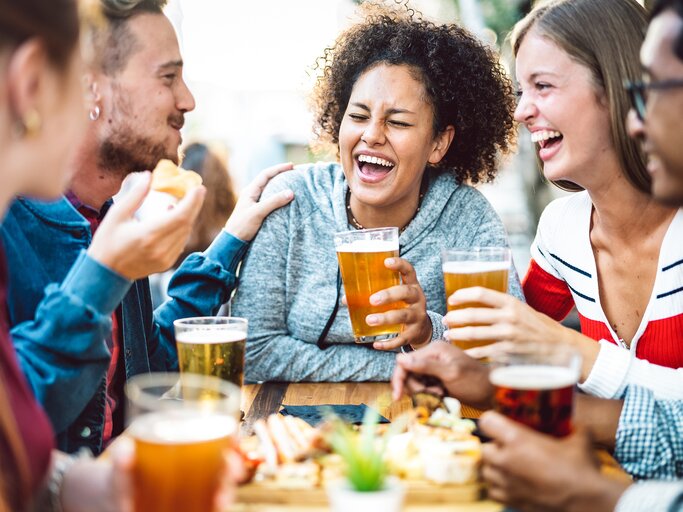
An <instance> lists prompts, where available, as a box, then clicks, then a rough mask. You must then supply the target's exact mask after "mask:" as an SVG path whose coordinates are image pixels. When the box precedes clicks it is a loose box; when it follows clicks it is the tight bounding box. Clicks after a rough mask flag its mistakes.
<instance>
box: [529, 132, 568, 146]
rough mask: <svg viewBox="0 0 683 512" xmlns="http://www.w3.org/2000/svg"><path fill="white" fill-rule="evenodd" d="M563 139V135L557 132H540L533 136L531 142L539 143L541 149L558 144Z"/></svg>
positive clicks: (534, 133)
mask: <svg viewBox="0 0 683 512" xmlns="http://www.w3.org/2000/svg"><path fill="white" fill-rule="evenodd" d="M562 138H563V136H562V134H561V133H560V132H558V131H555V130H540V131H537V132H533V133H532V134H531V141H532V142H535V143H537V144H538V145H539V147H540V148H541V149H545V148H549V147H551V146H553V145H555V144H557V143H558V142H560V141H561V140H562Z"/></svg>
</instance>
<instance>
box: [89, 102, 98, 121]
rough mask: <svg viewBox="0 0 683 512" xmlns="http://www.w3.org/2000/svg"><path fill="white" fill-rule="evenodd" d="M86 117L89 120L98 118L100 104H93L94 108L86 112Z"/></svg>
mask: <svg viewBox="0 0 683 512" xmlns="http://www.w3.org/2000/svg"><path fill="white" fill-rule="evenodd" d="M88 117H89V118H90V120H91V121H97V120H98V119H99V118H100V106H99V105H95V108H93V109H92V110H90V112H88Z"/></svg>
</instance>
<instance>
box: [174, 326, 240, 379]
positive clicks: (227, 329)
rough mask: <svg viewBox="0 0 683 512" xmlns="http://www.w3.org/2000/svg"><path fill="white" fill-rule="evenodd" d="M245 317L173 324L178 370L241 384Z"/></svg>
mask: <svg viewBox="0 0 683 512" xmlns="http://www.w3.org/2000/svg"><path fill="white" fill-rule="evenodd" d="M247 325H248V322H247V320H246V319H245V318H237V317H224V316H201V317H194V318H181V319H180V320H176V321H175V322H173V327H174V328H175V339H176V345H177V347H178V362H179V365H180V371H181V372H183V373H185V372H188V373H197V374H200V375H213V376H214V377H219V378H221V379H223V380H227V381H228V382H232V383H233V384H235V385H236V386H242V384H243V383H244V351H245V346H246V342H247Z"/></svg>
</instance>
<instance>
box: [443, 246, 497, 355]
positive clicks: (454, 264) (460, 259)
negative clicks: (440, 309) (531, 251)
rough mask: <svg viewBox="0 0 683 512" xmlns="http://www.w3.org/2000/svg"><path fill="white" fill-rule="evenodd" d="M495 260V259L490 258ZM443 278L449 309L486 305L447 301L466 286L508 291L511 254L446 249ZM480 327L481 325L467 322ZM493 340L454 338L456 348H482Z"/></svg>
mask: <svg viewBox="0 0 683 512" xmlns="http://www.w3.org/2000/svg"><path fill="white" fill-rule="evenodd" d="M491 260H493V261H491ZM442 270H443V281H444V288H445V289H446V309H447V310H448V311H453V310H455V309H464V308H477V307H479V308H480V307H486V306H485V305H484V304H481V303H478V302H467V303H465V304H461V305H459V306H452V305H451V304H449V303H448V297H450V296H451V295H452V294H453V293H455V292H456V291H458V290H461V289H463V288H471V287H473V286H481V287H484V288H489V289H491V290H496V291H499V292H503V293H505V292H507V289H508V278H509V274H510V253H509V249H507V248H490V249H489V248H482V249H479V250H473V251H472V252H467V251H457V250H452V251H448V250H447V251H444V253H443V266H442ZM468 325H470V326H478V325H481V324H468ZM491 343H493V340H477V341H453V344H454V345H455V346H456V347H459V348H462V349H467V348H473V347H481V346H484V345H489V344H491Z"/></svg>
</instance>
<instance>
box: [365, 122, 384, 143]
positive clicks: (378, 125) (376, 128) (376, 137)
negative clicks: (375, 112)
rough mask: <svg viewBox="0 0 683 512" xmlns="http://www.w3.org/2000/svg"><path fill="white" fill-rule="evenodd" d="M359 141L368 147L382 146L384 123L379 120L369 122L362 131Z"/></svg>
mask: <svg viewBox="0 0 683 512" xmlns="http://www.w3.org/2000/svg"><path fill="white" fill-rule="evenodd" d="M361 140H362V141H363V142H365V143H366V144H367V145H368V146H378V145H382V144H384V142H385V140H386V136H385V133H384V123H383V122H381V121H380V120H377V121H369V122H368V124H367V125H366V126H365V129H364V130H363V135H362V136H361Z"/></svg>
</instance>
